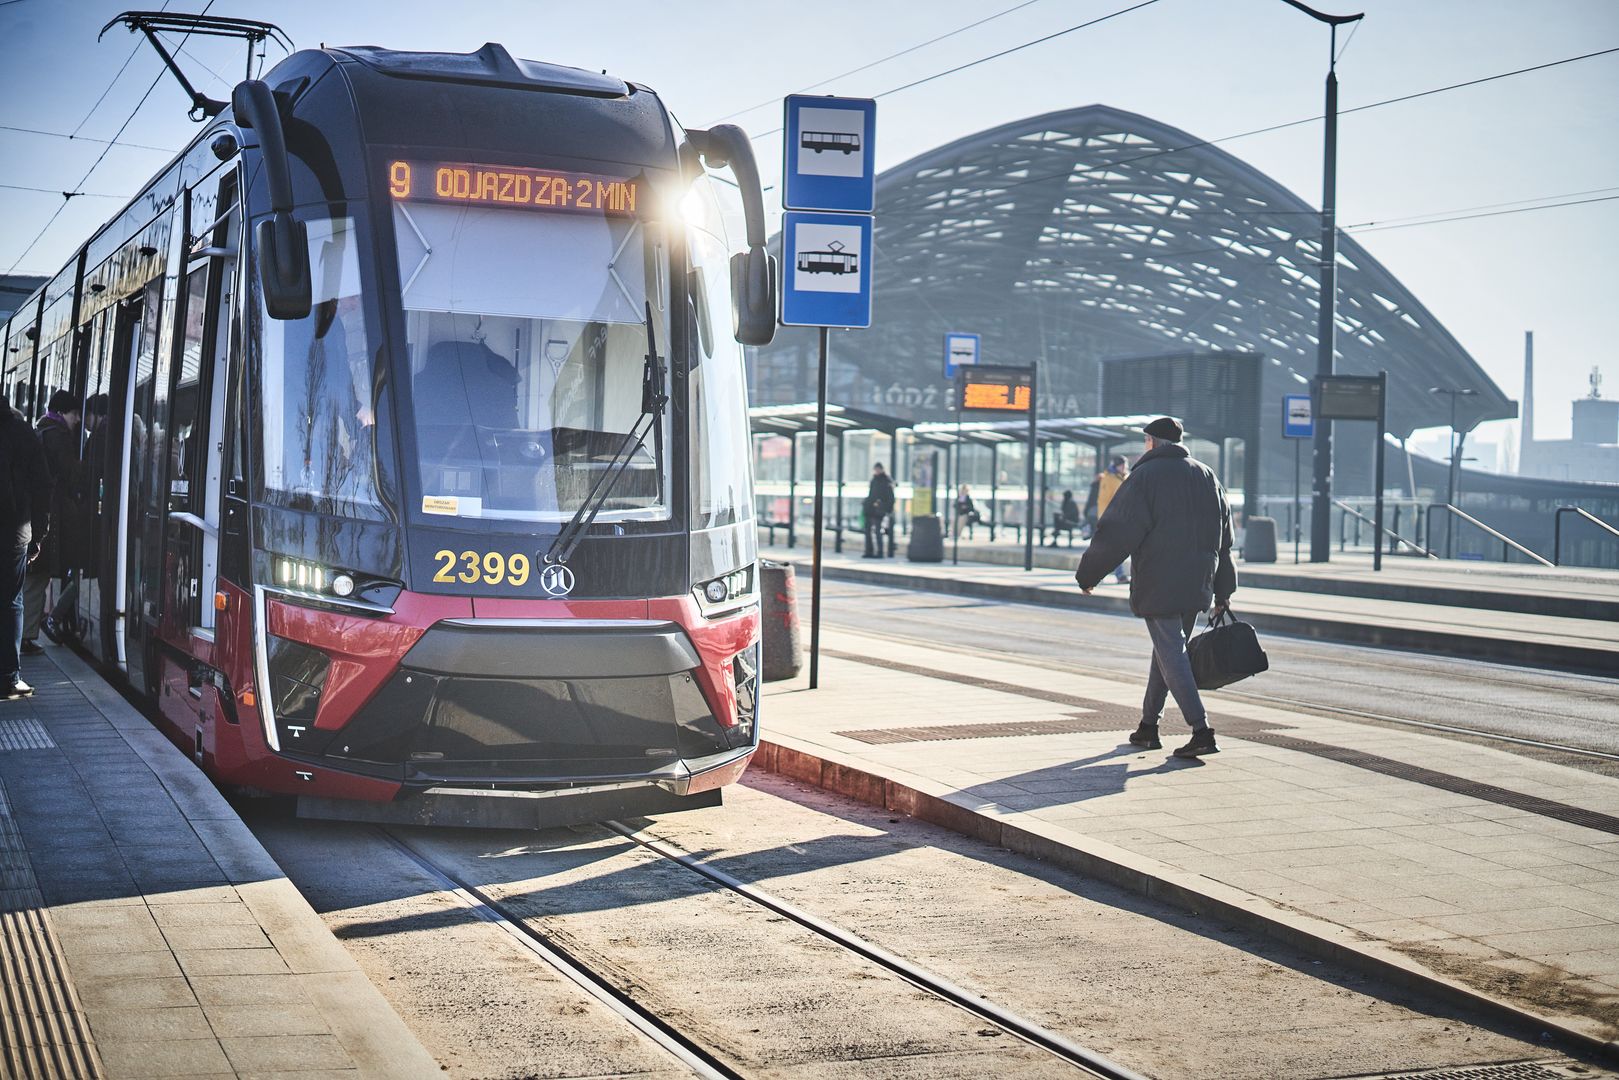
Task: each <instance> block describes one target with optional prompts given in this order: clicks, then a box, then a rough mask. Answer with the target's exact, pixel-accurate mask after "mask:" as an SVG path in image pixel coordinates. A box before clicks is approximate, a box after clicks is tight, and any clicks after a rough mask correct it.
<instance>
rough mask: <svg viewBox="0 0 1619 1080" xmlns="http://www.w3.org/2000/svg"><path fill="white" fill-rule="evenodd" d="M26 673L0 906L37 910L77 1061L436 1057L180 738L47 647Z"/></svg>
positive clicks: (4, 761)
mask: <svg viewBox="0 0 1619 1080" xmlns="http://www.w3.org/2000/svg"><path fill="white" fill-rule="evenodd" d="M24 673H25V678H27V679H28V680H29V681H30V682H31V683H33V684H34V686H35V688H36V692H35V695H34V696H33V697H32V698H28V699H23V700H18V701H8V702H4V703H0V791H3V792H4V799H0V834H3V835H0V840H3V839H6V838H7V837H9V839H10V841H11V842H10V843H9V844H7V843H0V872H3V873H4V874H5V875H6V876H5V877H4V878H0V886H4V887H5V889H4V891H0V911H3V910H8V908H7V904H9V905H10V910H21V911H25V912H31V913H33V914H34V915H35V916H37V917H38V918H39V919H41V920H48V924H49V926H50V928H51V930H52V932H53V933H54V942H55V945H54V948H55V949H56V951H57V952H58V953H59V954H60V958H61V962H60V964H59V970H60V973H61V982H62V984H63V985H64V987H67V988H70V989H71V991H72V993H73V995H74V1001H75V1003H76V1007H77V1008H78V1009H79V1010H81V1012H82V1017H83V1018H84V1020H85V1021H86V1022H87V1023H86V1026H87V1031H86V1032H84V1033H83V1036H82V1040H81V1041H82V1042H83V1043H84V1046H85V1049H86V1054H87V1056H86V1061H87V1062H88V1064H87V1066H86V1068H85V1070H83V1071H82V1072H81V1074H80V1075H84V1076H87V1077H90V1076H95V1077H107V1078H108V1080H118V1078H122V1077H149V1076H182V1075H183V1076H204V1075H220V1076H248V1075H261V1074H265V1075H267V1074H272V1073H274V1074H280V1073H296V1074H297V1075H300V1076H316V1075H340V1076H347V1077H366V1076H377V1077H391V1076H425V1075H431V1074H436V1072H437V1069H436V1067H435V1066H434V1064H433V1062H432V1061H431V1059H430V1058H428V1057H427V1055H426V1053H425V1052H424V1051H421V1048H420V1046H419V1045H416V1044H415V1043H414V1040H413V1038H411V1037H410V1036H409V1035H408V1033H407V1032H406V1031H405V1029H404V1027H403V1024H401V1023H400V1022H399V1021H398V1018H397V1016H395V1015H394V1014H393V1013H392V1011H391V1010H389V1009H388V1008H387V1006H386V1004H385V1003H384V1002H383V1001H382V999H381V998H380V996H378V995H376V993H375V990H374V988H372V987H370V985H369V984H363V990H359V991H358V992H357V988H356V986H355V984H354V983H353V981H352V976H354V975H356V974H357V971H356V970H354V969H353V965H352V962H348V963H347V964H346V965H345V963H344V962H342V961H344V960H345V959H346V958H345V957H343V953H342V949H341V946H339V945H337V943H336V942H335V941H333V940H331V938H330V934H329V933H327V932H326V931H325V929H324V927H323V925H322V924H321V923H320V920H319V917H318V916H316V915H315V914H314V912H313V911H312V910H310V909H309V908H308V906H307V905H306V904H304V902H303V900H302V898H301V897H299V896H298V895H297V893H296V890H293V889H292V886H291V885H290V884H289V883H288V882H287V881H286V880H285V877H284V876H283V875H282V874H281V872H280V870H279V868H278V867H276V865H275V863H274V862H273V861H272V860H270V859H269V857H268V856H267V855H266V854H265V853H264V851H263V849H262V848H261V847H259V845H258V843H257V841H255V840H252V838H251V835H250V834H248V833H247V832H246V830H245V827H243V826H242V825H241V824H240V822H239V821H238V820H237V819H236V816H235V812H234V811H233V810H232V809H231V808H230V806H229V804H227V803H226V802H225V800H224V799H223V798H221V797H220V796H219V794H218V793H217V792H216V791H215V790H214V789H213V787H212V786H211V785H210V784H209V783H208V781H207V780H206V778H205V777H203V776H202V774H201V773H200V772H198V771H197V770H196V769H195V768H194V767H193V766H192V765H191V764H190V763H189V762H187V761H186V760H185V758H184V756H183V755H182V754H181V753H180V752H179V751H178V750H176V749H175V748H174V747H173V746H172V745H170V744H169V743H168V742H167V740H165V739H164V738H163V737H162V735H161V734H159V733H158V732H157V730H156V729H155V728H153V727H152V726H151V725H150V724H149V723H148V722H147V721H146V720H145V719H144V718H143V717H141V716H140V715H139V714H138V713H136V712H135V711H134V710H133V709H132V708H130V707H129V706H128V704H127V703H125V702H124V701H123V700H122V699H121V698H119V697H118V695H117V694H116V692H114V691H113V690H112V689H111V688H110V687H108V686H107V685H106V684H105V683H103V682H101V681H100V680H99V678H98V677H97V676H96V675H95V674H94V673H93V672H91V671H90V670H89V669H88V668H87V667H86V666H85V665H84V664H83V663H82V662H81V661H79V660H77V658H75V657H72V656H70V655H67V654H66V653H65V652H63V651H62V650H57V649H52V650H50V651H49V653H48V655H47V656H46V657H43V658H30V659H29V660H27V661H26V662H25V667H24ZM322 938H324V939H325V940H324V941H322V940H321V939H322ZM294 971H301V972H305V973H307V974H303V975H294V974H293V972H294ZM309 979H314V980H317V981H316V982H313V983H312V982H307V981H305V980H309ZM361 981H362V983H363V979H362V980H361ZM327 983H331V984H332V986H341V987H343V988H345V989H346V991H347V993H346V996H343V995H334V994H332V993H330V992H328V991H329V990H330V989H331V987H329V986H327V985H326V984H327ZM317 999H318V1000H317ZM350 1011H352V1012H353V1013H354V1015H352V1016H351V1015H349V1012H350ZM334 1028H340V1029H342V1030H344V1031H345V1032H347V1033H348V1039H347V1042H345V1039H344V1038H340V1037H339V1035H338V1034H337V1033H335V1032H334ZM0 1030H3V1029H0ZM356 1031H364V1032H365V1034H363V1035H361V1036H356V1035H355V1034H354V1032H356ZM12 1041H16V1040H15V1039H13V1040H12ZM384 1043H386V1044H389V1046H388V1047H386V1048H382V1049H379V1046H380V1044H384Z"/></svg>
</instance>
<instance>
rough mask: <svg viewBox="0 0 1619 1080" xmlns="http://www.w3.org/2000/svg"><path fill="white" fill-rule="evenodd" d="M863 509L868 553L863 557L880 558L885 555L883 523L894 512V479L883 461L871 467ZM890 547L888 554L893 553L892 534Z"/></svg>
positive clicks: (889, 542)
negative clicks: (889, 475) (884, 466)
mask: <svg viewBox="0 0 1619 1080" xmlns="http://www.w3.org/2000/svg"><path fill="white" fill-rule="evenodd" d="M861 509H863V510H865V512H866V554H865V555H864V556H863V557H864V558H867V559H880V558H882V557H883V523H884V522H885V521H887V520H888V515H889V514H892V513H893V512H894V481H892V480H890V479H889V478H888V473H886V472H884V471H883V466H882V462H878V463H877V464H875V465H873V466H872V467H871V486H870V487H869V488H867V489H866V501H865V502H864V503H863V504H862V506H861ZM888 548H889V550H888V554H890V555H892V554H893V553H894V550H893V549H894V541H893V539H892V534H890V539H889V541H888Z"/></svg>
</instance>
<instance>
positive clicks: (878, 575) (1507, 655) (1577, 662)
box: [821, 566, 1619, 675]
mask: <svg viewBox="0 0 1619 1080" xmlns="http://www.w3.org/2000/svg"><path fill="white" fill-rule="evenodd" d="M821 574H822V576H823V577H824V578H826V579H827V580H830V581H850V582H854V583H856V584H863V585H886V586H889V587H890V588H903V589H914V590H917V591H920V592H935V593H944V594H946V595H949V596H969V597H973V598H975V599H979V600H1002V601H1006V602H1008V603H1015V604H1034V605H1037V606H1040V607H1055V608H1068V609H1073V610H1083V611H1101V612H1106V613H1110V614H1119V615H1128V614H1130V601H1129V600H1128V599H1127V598H1126V597H1124V596H1122V595H1121V596H1105V595H1091V596H1085V595H1084V594H1083V593H1081V592H1079V591H1078V589H1077V588H1076V589H1075V590H1074V591H1073V592H1072V594H1071V595H1070V594H1068V593H1064V592H1060V591H1057V590H1054V589H1051V588H1046V587H1043V586H1039V585H1010V584H1002V583H1000V582H991V581H973V580H970V579H964V578H939V577H928V576H913V575H910V574H905V573H901V572H898V571H892V570H880V569H876V568H872V569H868V568H866V567H844V566H823V567H822V568H821ZM1233 606H1236V607H1238V608H1240V609H1241V614H1242V618H1243V621H1244V622H1249V623H1252V624H1253V625H1254V627H1255V628H1256V629H1259V630H1269V631H1273V632H1275V633H1278V634H1289V635H1292V636H1294V637H1303V638H1313V639H1315V640H1318V641H1339V642H1344V643H1345V644H1350V645H1371V646H1375V647H1378V648H1385V649H1400V650H1402V651H1405V652H1419V653H1438V654H1441V655H1444V656H1447V657H1466V658H1468V659H1473V660H1490V661H1495V662H1497V663H1504V664H1515V665H1518V666H1520V667H1533V668H1546V669H1551V670H1556V671H1570V672H1575V673H1579V674H1587V675H1611V674H1612V673H1613V669H1614V666H1615V665H1616V664H1619V651H1614V650H1608V649H1597V648H1586V647H1584V646H1579V645H1554V644H1550V643H1547V642H1540V641H1523V640H1519V639H1515V638H1513V639H1508V638H1492V637H1484V636H1482V635H1478V634H1464V633H1445V632H1443V631H1435V630H1429V629H1416V628H1412V627H1407V626H1402V625H1400V624H1397V623H1388V624H1381V623H1357V622H1350V621H1348V620H1344V619H1335V618H1331V617H1329V616H1326V615H1322V616H1315V617H1304V616H1299V615H1278V614H1269V613H1265V612H1261V611H1256V610H1254V609H1253V608H1243V607H1241V604H1240V602H1239V603H1237V604H1234V605H1233Z"/></svg>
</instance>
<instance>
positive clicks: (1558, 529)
mask: <svg viewBox="0 0 1619 1080" xmlns="http://www.w3.org/2000/svg"><path fill="white" fill-rule="evenodd" d="M1564 514H1578V515H1580V516H1581V517H1582V518H1584V519H1585V520H1586V521H1589V522H1590V523H1591V524H1593V525H1595V526H1597V527H1599V528H1602V529H1606V530H1607V531H1608V532H1610V533H1612V534H1613V535H1614V536H1616V537H1619V529H1616V528H1614V527H1613V526H1612V525H1609V524H1608V523H1607V522H1606V521H1603V520H1602V519H1601V518H1599V517H1597V516H1596V515H1595V514H1593V513H1591V512H1590V511H1589V510H1587V509H1585V508H1584V507H1581V506H1559V507H1558V508H1557V510H1556V512H1555V513H1554V514H1553V515H1552V563H1553V564H1554V565H1556V566H1562V565H1563V515H1564Z"/></svg>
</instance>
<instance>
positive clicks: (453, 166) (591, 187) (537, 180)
mask: <svg viewBox="0 0 1619 1080" xmlns="http://www.w3.org/2000/svg"><path fill="white" fill-rule="evenodd" d="M642 186H643V185H642V181H641V180H640V179H639V178H637V177H628V178H626V177H615V176H600V175H597V174H595V173H582V172H570V171H567V170H564V169H528V168H523V167H521V166H516V165H479V164H475V163H473V162H466V161H390V162H388V194H389V195H390V196H392V197H393V198H395V199H412V200H417V201H421V202H442V203H456V204H459V205H462V206H507V207H513V208H516V209H522V210H544V211H551V212H561V213H570V214H611V215H615V216H622V217H632V216H634V214H635V213H636V210H637V208H638V207H639V206H641V204H642V203H643V201H644V198H643V197H644V195H645V192H644V191H643V190H642Z"/></svg>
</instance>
